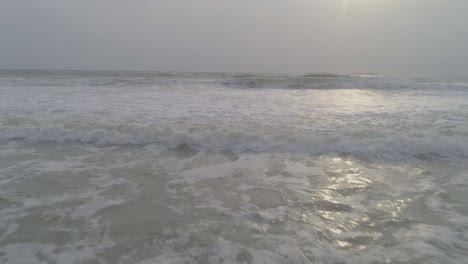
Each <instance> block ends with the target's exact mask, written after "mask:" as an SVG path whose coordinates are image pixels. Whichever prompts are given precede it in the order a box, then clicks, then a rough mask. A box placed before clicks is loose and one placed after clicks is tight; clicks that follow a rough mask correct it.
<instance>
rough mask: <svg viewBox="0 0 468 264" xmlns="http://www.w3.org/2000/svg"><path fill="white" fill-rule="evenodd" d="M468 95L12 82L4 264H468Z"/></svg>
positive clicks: (395, 89) (143, 81)
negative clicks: (90, 263)
mask: <svg viewBox="0 0 468 264" xmlns="http://www.w3.org/2000/svg"><path fill="white" fill-rule="evenodd" d="M465 84H466V80H465V81H464V80H447V79H443V80H441V79H430V78H401V77H389V76H382V75H375V74H347V75H336V74H327V73H320V74H307V75H301V76H292V75H274V74H273V75H270V74H212V73H204V74H191V73H112V72H98V73H96V72H91V73H90V72H1V71H0V94H1V96H0V183H2V184H0V233H1V234H2V235H1V236H0V244H1V245H2V247H0V262H6V263H9V262H11V263H17V262H21V263H40V262H47V263H49V262H50V263H52V262H57V263H83V262H97V263H192V262H200V263H221V262H223V263H235V262H238V263H243V262H244V263H285V262H287V263H430V262H440V263H457V264H458V263H465V262H466V259H467V258H468V255H467V253H466V252H468V239H467V238H466V235H464V234H465V233H466V232H467V227H468V220H467V215H468V213H467V212H468V198H467V196H466V188H467V186H468V176H467V174H466V171H467V167H466V164H467V163H466V161H467V159H468V100H467V98H468V90H466V85H465Z"/></svg>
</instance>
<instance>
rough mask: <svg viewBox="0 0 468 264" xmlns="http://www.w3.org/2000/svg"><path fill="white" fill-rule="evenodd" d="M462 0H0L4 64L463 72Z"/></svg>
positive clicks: (466, 33)
mask: <svg viewBox="0 0 468 264" xmlns="http://www.w3.org/2000/svg"><path fill="white" fill-rule="evenodd" d="M466 10H468V1H466V0H288V1H286V0H185V1H182V0H137V1H130V0H41V1H37V0H0V39H1V41H0V68H3V69H13V68H14V69H25V68H26V69H31V68H35V69H85V70H178V71H223V72H226V71H235V72H252V71H253V72H342V73H343V72H376V73H390V74H411V75H438V76H443V75H445V76H466V75H467V74H468V51H467V50H466V47H468V16H467V15H466Z"/></svg>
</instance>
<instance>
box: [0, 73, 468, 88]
mask: <svg viewBox="0 0 468 264" xmlns="http://www.w3.org/2000/svg"><path fill="white" fill-rule="evenodd" d="M177 85H184V86H187V85H189V86H190V85H192V86H220V87H229V88H276V89H339V88H357V89H425V88H446V89H447V88H456V89H467V88H468V81H467V80H456V79H434V78H421V77H418V78H404V77H397V76H385V75H379V74H372V73H363V74H333V73H308V74H303V75H289V74H254V73H245V74H243V73H240V74H234V73H183V72H182V73H181V72H82V71H58V72H57V71H53V72H50V74H48V72H47V71H26V72H25V71H7V72H4V71H0V86H51V87H60V86H64V87H70V86H72V87H73V86H75V87H76V86H86V87H88V86H89V87H94V86H97V87H98V86H115V87H142V86H143V87H154V88H157V87H161V86H164V87H170V86H177Z"/></svg>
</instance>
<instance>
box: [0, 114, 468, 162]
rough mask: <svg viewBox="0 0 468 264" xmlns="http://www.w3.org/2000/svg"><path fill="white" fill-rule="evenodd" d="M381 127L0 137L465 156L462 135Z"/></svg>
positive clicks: (67, 129) (29, 131) (44, 128)
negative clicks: (375, 131)
mask: <svg viewBox="0 0 468 264" xmlns="http://www.w3.org/2000/svg"><path fill="white" fill-rule="evenodd" d="M394 132H395V131H387V132H386V131H380V132H378V134H369V132H368V131H365V130H363V131H360V132H359V131H341V132H337V131H327V130H325V131H321V130H319V129H309V130H305V129H304V130H302V131H291V130H288V129H277V130H270V131H264V130H258V129H242V128H227V127H220V126H213V125H211V126H207V127H203V126H186V127H180V126H179V127H177V126H173V125H159V126H158V125H155V126H146V125H123V124H119V125H111V124H110V125H102V124H99V125H95V124H94V125H91V124H84V123H68V124H53V123H48V124H44V123H42V124H24V125H6V126H0V140H1V141H9V140H22V141H26V142H30V143H38V142H55V143H64V142H81V143H89V144H99V145H108V144H111V145H122V144H137V145H147V144H158V145H161V146H163V147H167V148H174V147H177V146H180V145H182V144H184V145H188V146H190V147H194V148H198V149H206V150H231V151H236V152H269V151H271V152H293V153H301V154H310V155H321V154H331V153H334V154H345V155H353V156H356V157H362V158H368V159H373V158H387V159H404V158H408V157H417V158H421V157H422V158H424V157H426V158H431V157H433V158H467V157H468V144H466V135H465V136H464V135H460V134H456V135H441V134H429V133H427V134H422V133H418V134H417V135H414V134H410V133H401V132H400V133H394Z"/></svg>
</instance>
